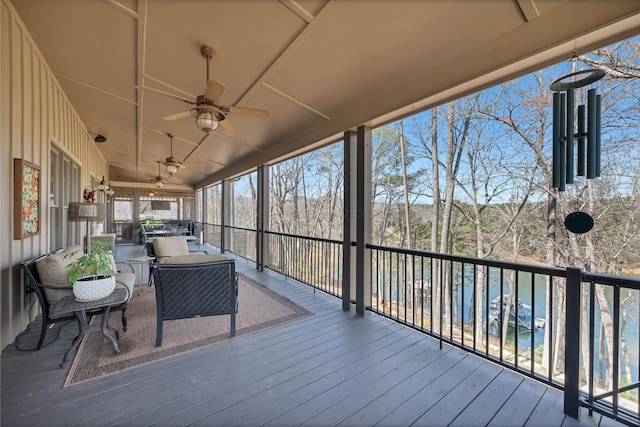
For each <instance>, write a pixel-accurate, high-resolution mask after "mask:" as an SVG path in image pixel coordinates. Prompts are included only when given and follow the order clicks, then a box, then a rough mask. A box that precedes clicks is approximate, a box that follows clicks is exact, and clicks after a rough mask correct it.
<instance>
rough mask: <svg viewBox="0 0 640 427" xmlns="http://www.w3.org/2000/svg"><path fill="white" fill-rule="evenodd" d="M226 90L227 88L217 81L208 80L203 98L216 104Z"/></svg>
mask: <svg viewBox="0 0 640 427" xmlns="http://www.w3.org/2000/svg"><path fill="white" fill-rule="evenodd" d="M226 88H227V87H226V86H225V85H224V84H222V83H220V82H219V81H217V80H209V81H208V82H207V88H206V89H205V91H204V97H205V98H207V99H210V100H211V101H213V102H215V103H216V104H217V103H218V100H219V99H220V97H221V96H222V93H223V92H224V90H225V89H226Z"/></svg>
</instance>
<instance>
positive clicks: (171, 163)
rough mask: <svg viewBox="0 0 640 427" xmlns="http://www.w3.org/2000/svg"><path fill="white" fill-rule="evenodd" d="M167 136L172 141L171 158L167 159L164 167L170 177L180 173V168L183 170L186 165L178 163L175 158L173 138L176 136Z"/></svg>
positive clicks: (169, 134)
mask: <svg viewBox="0 0 640 427" xmlns="http://www.w3.org/2000/svg"><path fill="white" fill-rule="evenodd" d="M167 136H168V137H169V139H170V140H171V151H170V154H169V157H167V158H166V159H165V162H164V165H165V168H166V169H167V173H169V174H170V175H173V174H174V173H176V172H178V170H180V168H183V167H184V164H183V163H182V162H179V161H177V160H176V158H175V157H173V137H174V136H175V135H174V134H172V133H168V134H167Z"/></svg>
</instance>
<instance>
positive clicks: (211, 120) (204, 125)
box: [196, 110, 220, 133]
mask: <svg viewBox="0 0 640 427" xmlns="http://www.w3.org/2000/svg"><path fill="white" fill-rule="evenodd" d="M219 124H220V123H218V119H217V118H216V116H215V114H213V113H212V112H211V111H207V110H200V112H199V113H198V116H197V117H196V125H197V126H198V128H199V129H200V130H201V131H203V132H206V133H211V132H213V131H214V130H216V129H217V128H218V125H219Z"/></svg>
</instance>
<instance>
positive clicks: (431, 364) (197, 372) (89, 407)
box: [1, 245, 619, 426]
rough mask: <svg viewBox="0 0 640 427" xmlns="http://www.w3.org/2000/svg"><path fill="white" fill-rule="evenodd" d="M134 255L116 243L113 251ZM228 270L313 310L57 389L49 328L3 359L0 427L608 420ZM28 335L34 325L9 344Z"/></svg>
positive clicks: (295, 286)
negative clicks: (33, 346)
mask: <svg viewBox="0 0 640 427" xmlns="http://www.w3.org/2000/svg"><path fill="white" fill-rule="evenodd" d="M139 251H140V246H136V245H118V246H117V250H116V254H117V258H118V259H126V258H128V257H131V256H135V255H137V254H138V252H139ZM236 266H237V270H238V271H239V272H241V273H242V274H245V275H247V276H249V277H251V278H254V279H256V280H258V281H260V282H261V283H263V284H265V285H266V286H268V287H269V288H271V289H273V290H275V291H276V292H278V293H280V294H281V295H283V296H285V297H287V298H289V299H291V300H292V301H294V302H295V303H297V304H300V305H302V306H303V307H305V308H307V309H308V310H310V311H312V312H313V315H312V316H309V317H306V318H304V319H302V320H298V321H295V322H292V323H287V324H285V325H282V326H278V327H274V328H270V329H266V330H264V331H261V332H256V333H253V334H248V335H244V336H240V337H236V338H233V339H230V340H227V341H225V342H222V343H218V344H215V345H213V346H210V347H206V348H203V349H200V350H196V351H192V352H189V353H184V354H181V355H178V356H175V357H173V358H170V359H166V360H163V361H160V362H155V363H151V364H148V365H144V366H141V367H138V368H134V369H130V370H126V371H123V372H120V373H117V374H113V375H110V376H108V377H105V378H101V379H96V380H91V381H88V382H85V383H82V384H78V385H73V386H70V387H67V388H62V384H63V383H64V381H65V378H66V375H67V373H68V371H69V367H67V368H65V369H60V368H59V366H58V365H59V363H60V359H61V357H62V355H63V353H64V351H65V350H66V348H67V347H68V346H69V344H70V342H71V340H72V339H73V337H74V336H75V333H76V331H77V327H76V326H75V324H74V323H67V324H66V325H64V326H59V325H56V326H54V329H57V328H60V332H59V333H60V335H59V338H58V339H57V340H55V341H54V342H53V343H52V344H51V345H49V346H47V347H46V348H43V349H41V350H40V351H37V352H21V351H18V350H16V349H15V346H13V345H10V346H9V347H7V348H6V349H5V351H4V352H3V353H2V359H1V365H2V372H1V375H2V425H3V426H18V425H29V426H37V425H67V426H72V425H126V426H138V425H166V426H174V425H192V424H193V425H263V424H269V425H277V426H283V425H323V426H326V425H389V426H391V425H393V426H401V425H432V426H433V425H461V426H462V425H495V426H500V425H505V426H506V425H528V426H529V425H530V426H535V425H540V426H543V425H544V426H564V425H601V426H606V425H619V423H617V422H615V421H613V420H611V419H609V418H606V417H601V416H600V415H598V414H595V415H594V416H593V417H592V416H589V415H588V413H587V411H586V409H584V408H583V409H581V417H580V419H579V420H575V419H573V418H571V417H567V416H566V415H565V414H564V413H563V394H562V392H561V391H560V390H558V389H556V388H553V387H550V386H547V385H544V384H542V383H540V382H538V381H536V380H534V379H531V378H528V377H526V376H523V375H520V374H518V373H515V372H512V371H511V370H509V369H506V368H504V367H501V366H498V365H496V364H494V363H493V362H491V361H488V360H485V359H482V358H480V357H477V356H475V355H473V354H470V353H468V352H467V351H465V350H462V349H460V348H457V347H454V346H451V345H448V344H446V343H445V344H442V347H440V343H439V341H438V340H436V339H434V338H431V337H428V336H426V335H424V334H422V333H420V332H418V331H415V330H412V329H409V328H407V327H405V326H403V325H402V324H401V323H398V322H394V321H392V320H389V319H386V318H384V317H382V316H379V315H377V314H374V313H369V314H367V315H366V316H365V317H361V316H357V315H355V314H354V311H350V312H347V311H343V310H342V309H341V301H340V300H339V299H337V298H335V297H333V296H331V295H329V294H326V293H324V292H319V291H318V292H316V291H315V290H314V289H313V288H311V287H309V286H307V285H304V284H302V283H300V282H297V281H295V280H293V279H291V278H287V277H285V276H283V275H281V274H279V273H276V272H273V271H270V270H265V271H262V272H259V271H257V270H256V268H255V264H254V263H253V262H251V261H247V260H245V259H242V258H237V259H236ZM134 298H135V296H134ZM37 321H38V320H37V319H36V322H37ZM130 321H131V322H135V319H133V318H132V319H130ZM55 333H56V331H55V330H51V331H49V334H52V335H53V334H55ZM37 335H38V334H37V328H36V327H33V328H32V333H30V334H28V335H26V336H23V337H22V338H21V339H20V342H21V343H22V344H23V345H24V346H25V347H28V345H29V340H36V339H37Z"/></svg>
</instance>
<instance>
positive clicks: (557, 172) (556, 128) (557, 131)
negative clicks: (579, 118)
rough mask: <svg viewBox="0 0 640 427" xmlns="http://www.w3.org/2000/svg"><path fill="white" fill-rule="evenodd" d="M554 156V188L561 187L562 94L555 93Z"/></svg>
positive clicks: (552, 164)
mask: <svg viewBox="0 0 640 427" xmlns="http://www.w3.org/2000/svg"><path fill="white" fill-rule="evenodd" d="M552 148H553V155H552V159H551V160H552V163H551V166H552V180H551V181H552V183H551V185H552V186H553V188H558V187H560V93H559V92H554V93H553V146H552Z"/></svg>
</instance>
